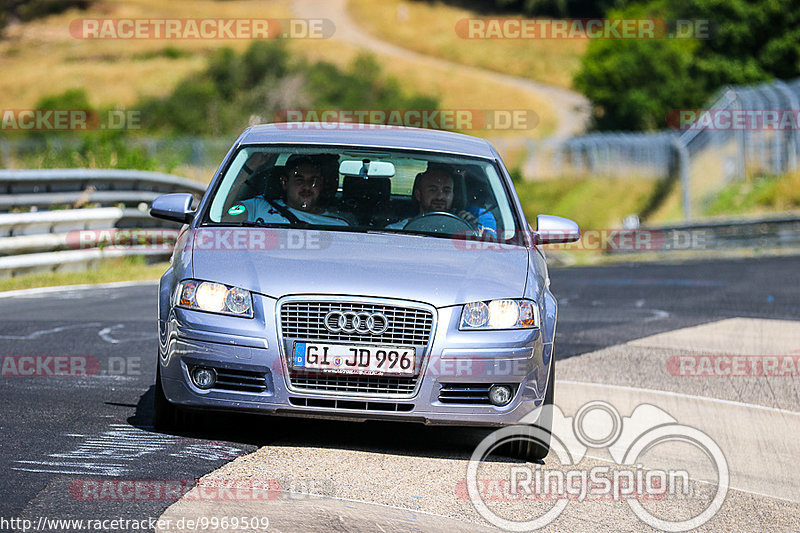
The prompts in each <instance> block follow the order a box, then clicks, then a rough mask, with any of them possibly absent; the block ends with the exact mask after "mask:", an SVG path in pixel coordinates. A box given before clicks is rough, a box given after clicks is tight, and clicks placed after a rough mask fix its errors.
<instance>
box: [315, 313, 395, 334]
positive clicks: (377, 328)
mask: <svg viewBox="0 0 800 533" xmlns="http://www.w3.org/2000/svg"><path fill="white" fill-rule="evenodd" d="M325 329H327V330H328V331H330V332H331V333H360V334H362V335H364V334H367V333H371V334H373V335H380V334H381V333H383V332H384V331H386V330H387V329H389V319H388V318H386V315H384V314H383V313H368V312H366V311H361V312H360V313H356V312H355V311H331V312H330V313H328V314H327V315H325Z"/></svg>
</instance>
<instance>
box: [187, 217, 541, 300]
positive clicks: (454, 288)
mask: <svg viewBox="0 0 800 533" xmlns="http://www.w3.org/2000/svg"><path fill="white" fill-rule="evenodd" d="M192 242H193V245H192V267H193V275H194V277H195V278H196V279H200V280H209V281H217V282H220V283H226V284H228V285H235V286H238V287H241V288H244V289H248V290H250V291H253V292H256V293H260V294H264V295H266V296H270V297H272V298H280V297H282V296H286V295H290V294H337V295H355V296H377V297H386V298H399V299H407V300H415V301H420V302H427V303H429V304H431V305H434V306H436V307H443V306H447V305H454V304H463V303H466V302H471V301H477V300H489V299H493V298H520V297H522V296H523V291H524V289H525V282H526V277H527V268H528V252H527V249H526V248H524V247H521V246H507V247H503V248H502V249H500V250H477V249H476V246H475V244H478V243H467V242H466V241H463V240H454V239H447V238H436V237H426V236H416V235H401V234H387V233H354V232H344V231H320V230H313V229H288V228H287V229H281V228H278V229H276V228H211V229H209V228H201V229H197V230H195V235H194V238H193V239H192Z"/></svg>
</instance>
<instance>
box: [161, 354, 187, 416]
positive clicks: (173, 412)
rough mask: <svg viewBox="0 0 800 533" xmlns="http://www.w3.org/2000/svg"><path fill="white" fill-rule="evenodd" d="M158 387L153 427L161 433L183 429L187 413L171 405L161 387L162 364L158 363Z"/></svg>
mask: <svg viewBox="0 0 800 533" xmlns="http://www.w3.org/2000/svg"><path fill="white" fill-rule="evenodd" d="M156 365H158V366H157V368H156V385H155V395H154V398H153V427H154V428H155V429H157V430H159V431H169V430H175V429H180V428H181V427H183V422H184V419H185V413H184V412H183V410H182V409H181V408H180V407H177V406H176V405H174V404H172V403H170V401H169V400H168V399H167V396H166V394H164V387H162V385H161V363H160V362H157V363H156Z"/></svg>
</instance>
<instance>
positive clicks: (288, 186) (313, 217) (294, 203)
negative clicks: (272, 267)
mask: <svg viewBox="0 0 800 533" xmlns="http://www.w3.org/2000/svg"><path fill="white" fill-rule="evenodd" d="M280 181H281V186H282V187H283V191H284V198H285V199H284V200H267V199H265V198H264V197H262V196H259V197H256V198H250V199H249V200H244V201H243V202H242V205H244V206H245V207H246V208H247V213H248V217H247V218H248V220H250V221H257V220H258V219H261V220H262V221H263V222H268V223H269V222H273V223H285V222H286V221H287V220H288V221H289V222H291V223H297V222H298V221H300V222H307V223H309V224H317V225H327V226H347V225H349V224H348V223H347V222H346V221H345V220H343V219H341V218H338V217H336V215H334V214H332V213H328V212H327V211H324V210H323V209H322V208H321V207H320V206H319V203H320V194H321V191H322V189H323V186H324V182H323V179H322V176H321V173H320V168H319V166H318V165H316V164H315V163H314V162H313V161H312V160H311V159H310V158H308V157H297V158H294V159H290V160H289V161H288V162H287V164H286V172H285V173H284V174H283V175H282V176H281V178H280Z"/></svg>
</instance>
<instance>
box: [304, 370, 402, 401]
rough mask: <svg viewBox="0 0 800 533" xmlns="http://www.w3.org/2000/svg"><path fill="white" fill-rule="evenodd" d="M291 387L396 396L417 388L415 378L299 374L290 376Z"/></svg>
mask: <svg viewBox="0 0 800 533" xmlns="http://www.w3.org/2000/svg"><path fill="white" fill-rule="evenodd" d="M290 377H291V380H292V385H294V386H295V387H296V388H298V389H305V390H314V391H327V392H352V393H356V394H397V395H404V396H405V395H409V394H413V393H414V387H416V386H417V378H415V377H408V378H406V377H402V378H401V377H396V378H395V377H380V376H350V375H341V374H339V375H331V376H322V377H320V376H319V375H316V376H314V377H305V376H303V375H302V374H301V373H299V372H298V373H292V374H290Z"/></svg>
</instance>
